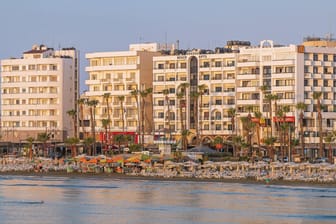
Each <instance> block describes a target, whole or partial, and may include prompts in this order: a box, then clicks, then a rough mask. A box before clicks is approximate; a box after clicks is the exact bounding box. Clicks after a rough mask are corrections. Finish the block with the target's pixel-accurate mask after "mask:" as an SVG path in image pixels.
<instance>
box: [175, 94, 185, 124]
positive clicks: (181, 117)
mask: <svg viewBox="0 0 336 224" xmlns="http://www.w3.org/2000/svg"><path fill="white" fill-rule="evenodd" d="M183 95H184V94H183V93H180V92H179V93H177V94H176V98H177V99H178V100H179V106H180V108H179V109H180V122H181V130H184V124H183V107H184V104H183Z"/></svg>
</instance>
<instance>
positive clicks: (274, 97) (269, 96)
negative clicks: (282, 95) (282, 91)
mask: <svg viewBox="0 0 336 224" xmlns="http://www.w3.org/2000/svg"><path fill="white" fill-rule="evenodd" d="M265 99H266V101H267V102H268V104H269V119H270V122H271V136H272V135H273V125H274V122H273V108H272V102H273V101H275V104H274V111H275V114H276V111H277V105H276V101H277V100H278V99H279V97H278V95H276V94H266V95H265ZM267 130H268V129H267ZM267 137H269V134H268V132H267Z"/></svg>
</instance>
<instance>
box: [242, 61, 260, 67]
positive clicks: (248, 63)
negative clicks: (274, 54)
mask: <svg viewBox="0 0 336 224" xmlns="http://www.w3.org/2000/svg"><path fill="white" fill-rule="evenodd" d="M259 64H260V62H258V61H239V62H238V63H237V67H256V66H259Z"/></svg>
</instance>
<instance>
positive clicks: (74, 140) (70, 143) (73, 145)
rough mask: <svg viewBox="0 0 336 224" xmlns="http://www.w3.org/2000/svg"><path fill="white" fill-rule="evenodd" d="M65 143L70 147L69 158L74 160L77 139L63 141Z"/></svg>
mask: <svg viewBox="0 0 336 224" xmlns="http://www.w3.org/2000/svg"><path fill="white" fill-rule="evenodd" d="M65 143H66V144H67V145H69V146H70V147H71V157H72V158H74V157H76V156H77V144H78V143H79V139H78V138H76V137H72V138H67V139H65Z"/></svg>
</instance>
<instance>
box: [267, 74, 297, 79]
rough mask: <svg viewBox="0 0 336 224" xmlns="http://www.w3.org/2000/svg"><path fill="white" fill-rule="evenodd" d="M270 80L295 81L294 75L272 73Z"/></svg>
mask: <svg viewBox="0 0 336 224" xmlns="http://www.w3.org/2000/svg"><path fill="white" fill-rule="evenodd" d="M272 78H274V79H284V78H285V79H295V74H294V73H273V74H272Z"/></svg>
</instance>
